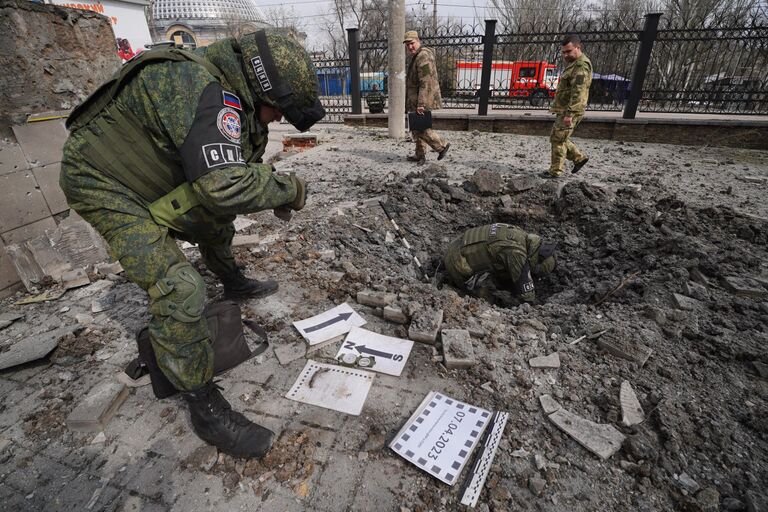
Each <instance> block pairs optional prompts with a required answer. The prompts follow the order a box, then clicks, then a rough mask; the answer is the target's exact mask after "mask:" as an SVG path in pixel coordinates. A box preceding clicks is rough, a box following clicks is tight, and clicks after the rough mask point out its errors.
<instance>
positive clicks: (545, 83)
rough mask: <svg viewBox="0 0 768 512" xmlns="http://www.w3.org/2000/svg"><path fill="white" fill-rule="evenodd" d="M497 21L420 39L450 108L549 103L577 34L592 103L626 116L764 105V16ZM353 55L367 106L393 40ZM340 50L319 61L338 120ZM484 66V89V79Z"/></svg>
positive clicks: (344, 102)
mask: <svg viewBox="0 0 768 512" xmlns="http://www.w3.org/2000/svg"><path fill="white" fill-rule="evenodd" d="M495 23H496V22H495V21H487V22H486V24H485V26H480V25H451V26H444V27H438V28H437V30H434V31H433V30H431V27H429V28H425V30H424V31H423V32H422V33H421V40H422V44H424V45H425V46H428V47H430V48H432V49H433V50H434V51H435V55H436V61H437V67H438V75H439V80H440V87H441V91H442V95H443V104H444V108H449V109H473V110H474V109H477V111H478V113H480V114H485V113H487V112H488V111H489V110H490V111H504V110H511V109H542V110H543V109H547V108H549V106H550V103H551V101H552V98H553V97H554V91H555V89H556V87H557V83H558V80H559V76H560V73H561V72H562V68H563V63H562V59H561V58H560V43H561V41H562V40H563V38H564V37H565V36H566V35H567V34H570V33H578V34H579V35H580V36H581V39H582V42H583V49H584V53H586V54H587V56H588V57H589V58H590V60H591V61H592V66H593V72H594V74H593V80H592V86H591V89H590V99H589V104H588V106H587V109H588V110H603V111H606V110H607V111H623V113H624V117H625V118H630V119H631V118H634V116H635V112H636V111H637V110H638V108H639V110H641V111H644V112H680V113H724V114H768V24H766V21H765V19H764V18H761V17H759V16H758V15H755V17H753V18H752V19H750V20H748V21H741V22H740V23H738V24H737V23H735V22H733V21H731V22H729V23H721V24H720V25H718V26H707V27H702V28H695V29H689V28H679V27H675V26H674V23H673V22H665V20H664V16H663V15H660V14H649V15H646V16H645V18H644V20H643V19H641V20H636V21H629V22H628V21H627V20H611V19H601V20H585V21H582V22H579V23H578V24H575V25H573V26H571V27H569V28H568V29H567V30H562V31H552V32H534V31H530V30H526V29H522V30H516V31H509V30H504V29H503V28H497V27H495ZM737 25H741V26H737ZM352 32H353V31H350V40H352ZM486 35H487V36H488V37H489V41H488V42H489V43H490V44H488V45H486V44H484V43H485V42H486ZM354 37H355V39H356V37H357V34H354ZM484 50H485V51H484ZM352 54H353V58H354V55H355V54H357V62H359V65H360V73H359V91H360V94H361V101H360V103H361V104H358V109H360V108H362V109H363V110H364V109H365V98H366V96H367V95H369V94H371V93H373V92H383V94H384V95H385V96H386V93H387V89H388V84H387V78H388V77H387V71H386V70H387V41H386V40H361V41H359V43H357V44H356V45H354V47H353V51H352ZM484 55H485V58H484ZM344 59H347V57H346V56H340V57H335V58H333V59H319V60H316V61H315V65H316V66H318V77H319V79H320V82H321V94H323V93H325V94H323V96H322V99H323V103H324V105H326V109H327V110H328V111H329V119H328V120H329V121H331V122H341V120H342V117H343V115H344V114H346V113H350V112H352V111H353V109H354V108H355V104H354V102H353V101H352V95H351V92H352V90H351V88H350V85H351V82H352V78H354V77H352V76H350V67H349V59H347V60H346V62H345V61H344ZM484 69H485V72H486V73H487V74H488V76H489V77H490V78H489V79H488V86H487V88H484V87H482V85H484V84H483V83H482V78H483V70H484ZM341 70H346V71H345V72H346V73H347V75H346V76H345V77H344V79H345V80H346V82H345V84H346V85H345V88H344V87H335V88H333V87H329V86H328V85H324V84H323V82H324V81H326V82H327V81H328V80H329V77H330V76H331V75H334V74H338V75H339V76H340V74H341ZM358 111H359V110H358Z"/></svg>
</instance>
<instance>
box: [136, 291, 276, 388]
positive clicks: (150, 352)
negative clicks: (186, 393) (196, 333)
mask: <svg viewBox="0 0 768 512" xmlns="http://www.w3.org/2000/svg"><path fill="white" fill-rule="evenodd" d="M203 315H204V316H205V319H206V320H207V322H208V332H209V334H210V337H211V343H212V344H213V373H214V375H221V374H222V373H224V372H226V371H227V370H231V369H232V368H234V367H235V366H237V365H239V364H240V363H242V362H243V361H247V360H248V359H250V358H252V357H255V356H257V355H259V354H261V353H262V352H264V351H265V350H266V349H267V347H269V341H268V339H267V333H266V332H265V331H264V329H262V328H261V327H260V326H259V325H258V324H257V323H256V322H253V321H251V320H243V319H242V317H241V312H240V306H239V305H238V304H237V303H236V302H233V301H223V302H216V303H214V304H209V305H207V306H206V307H205V311H204V312H203ZM243 325H245V326H246V327H248V329H249V330H250V331H251V332H252V333H253V334H254V335H255V337H256V338H257V339H258V341H259V342H258V345H256V347H255V348H254V349H253V350H251V349H250V348H249V347H248V342H247V341H246V339H245V333H244V332H243ZM136 341H137V343H138V345H139V357H138V358H136V359H135V360H133V361H132V362H131V363H130V364H129V365H128V367H127V368H126V373H127V374H128V376H129V377H131V378H134V379H135V378H137V377H139V376H140V375H141V374H142V373H145V372H149V376H150V380H151V382H152V391H153V392H154V393H155V396H156V397H157V398H167V397H169V396H173V395H175V394H176V393H178V392H179V390H178V389H176V388H175V387H174V386H173V384H171V382H170V381H169V380H168V378H167V377H166V376H165V374H163V372H162V370H160V367H159V366H158V365H157V360H156V359H155V350H154V348H153V347H152V343H151V342H150V341H149V328H148V327H144V328H143V329H142V330H141V331H139V333H138V334H137V335H136Z"/></svg>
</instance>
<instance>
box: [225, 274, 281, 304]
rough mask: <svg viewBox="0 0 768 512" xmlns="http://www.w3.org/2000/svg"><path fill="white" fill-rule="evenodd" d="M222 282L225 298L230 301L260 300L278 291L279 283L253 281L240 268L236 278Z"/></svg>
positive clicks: (269, 280)
mask: <svg viewBox="0 0 768 512" xmlns="http://www.w3.org/2000/svg"><path fill="white" fill-rule="evenodd" d="M221 282H222V283H223V284H224V297H225V298H227V299H229V300H241V299H259V298H261V297H266V296H268V295H272V294H273V293H275V292H276V291H277V281H273V280H272V279H268V280H266V281H259V280H257V279H251V278H249V277H246V276H245V275H244V274H243V272H242V271H241V270H240V269H239V268H238V269H237V273H236V274H235V275H234V276H232V277H229V278H226V279H222V280H221Z"/></svg>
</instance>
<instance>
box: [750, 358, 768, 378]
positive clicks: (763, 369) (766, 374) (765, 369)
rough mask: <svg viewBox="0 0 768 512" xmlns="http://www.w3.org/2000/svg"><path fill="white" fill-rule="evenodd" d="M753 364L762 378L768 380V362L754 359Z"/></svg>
mask: <svg viewBox="0 0 768 512" xmlns="http://www.w3.org/2000/svg"><path fill="white" fill-rule="evenodd" d="M752 366H754V367H755V371H756V372H757V374H758V375H759V376H760V378H762V379H766V380H768V364H765V363H761V362H760V361H752Z"/></svg>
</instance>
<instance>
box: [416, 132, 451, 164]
mask: <svg viewBox="0 0 768 512" xmlns="http://www.w3.org/2000/svg"><path fill="white" fill-rule="evenodd" d="M411 137H412V138H413V141H414V142H415V143H416V158H422V157H426V155H427V146H429V147H430V148H432V149H433V150H435V151H442V150H443V149H444V148H445V141H443V139H442V137H440V136H439V135H438V134H437V132H436V131H435V130H433V129H432V128H427V129H426V130H424V131H412V132H411Z"/></svg>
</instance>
